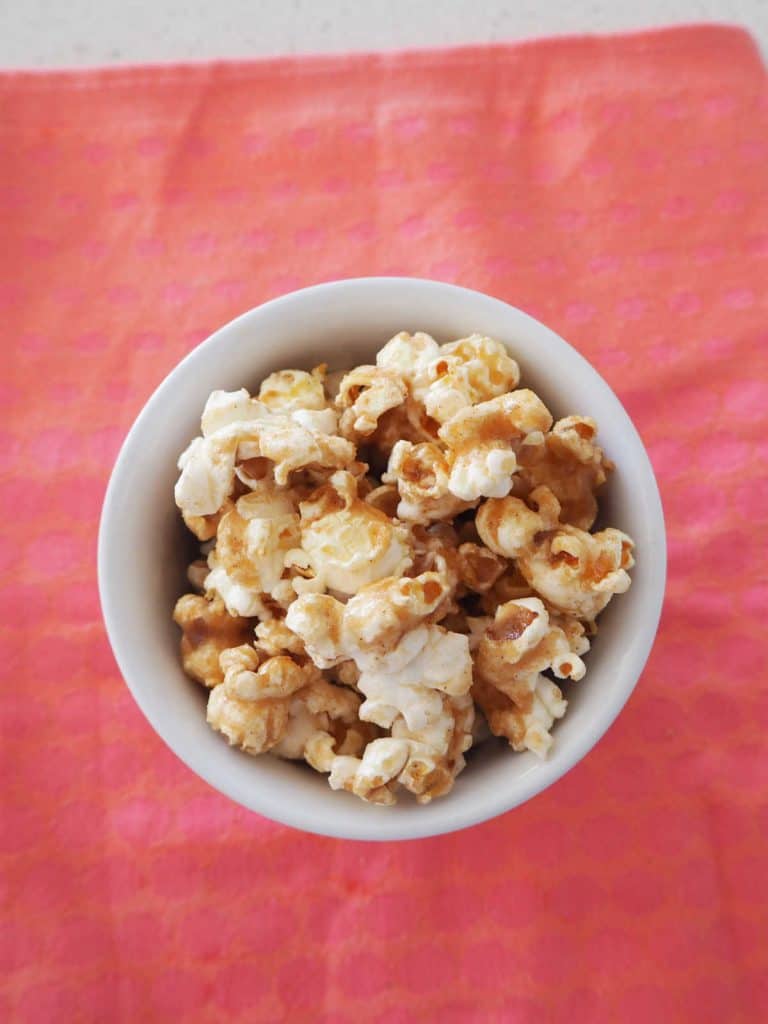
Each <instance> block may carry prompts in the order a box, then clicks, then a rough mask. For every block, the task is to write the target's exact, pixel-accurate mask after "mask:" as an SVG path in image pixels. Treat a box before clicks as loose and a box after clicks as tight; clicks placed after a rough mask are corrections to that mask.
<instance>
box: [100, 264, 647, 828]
mask: <svg viewBox="0 0 768 1024" xmlns="http://www.w3.org/2000/svg"><path fill="white" fill-rule="evenodd" d="M399 330H408V331H416V330H424V331H427V332H428V333H430V334H432V335H434V337H435V338H436V339H437V340H438V341H448V340H453V339H455V338H458V337H461V336H463V335H466V334H469V333H471V332H473V331H480V332H482V333H484V334H488V335H491V336H493V337H496V338H498V339H499V340H501V341H503V342H505V343H506V344H507V345H508V347H509V349H510V351H511V352H512V354H513V355H514V356H515V358H517V359H518V361H519V363H520V365H521V370H522V384H523V385H524V386H529V387H531V388H533V389H534V390H535V391H536V392H537V393H538V394H539V395H540V396H541V397H542V399H543V400H544V401H545V402H546V403H547V405H548V406H549V407H550V409H551V410H552V412H553V414H554V415H555V417H556V418H557V417H559V416H564V415H567V414H569V413H576V412H578V413H582V414H588V415H591V416H594V417H595V419H597V421H598V424H599V426H600V441H601V443H602V444H603V446H604V448H605V449H606V451H607V453H608V455H609V457H611V458H612V459H613V460H614V461H615V462H616V465H617V470H616V472H615V473H614V474H613V476H612V478H611V481H610V483H609V485H608V487H607V488H606V489H605V492H604V494H603V497H602V500H601V508H602V512H601V519H602V520H604V521H605V523H606V524H610V525H614V526H617V527H619V528H621V529H623V530H625V531H626V532H627V533H629V534H631V535H632V536H633V538H634V539H635V541H636V543H637V557H638V564H637V566H636V568H635V570H634V572H633V584H632V587H631V588H630V590H629V592H628V593H627V594H626V595H623V596H621V597H618V598H616V599H615V600H614V601H613V602H612V603H611V605H610V606H609V608H608V609H607V611H606V613H605V614H604V615H603V616H602V618H601V619H600V633H599V636H598V638H597V640H596V641H595V643H594V646H593V650H592V651H591V652H590V653H589V655H587V675H586V677H585V679H584V680H583V681H582V682H581V683H578V684H574V685H572V686H570V687H569V692H568V698H569V701H570V707H569V709H568V713H567V715H566V716H565V718H564V719H563V720H562V721H560V722H559V723H557V725H556V727H555V730H554V738H555V744H554V747H553V751H552V753H551V755H550V757H549V759H548V760H547V761H544V762H542V761H540V760H538V759H537V758H536V757H535V756H534V755H532V754H515V753H512V752H511V751H510V750H509V748H508V747H507V746H506V745H505V744H503V743H501V742H500V741H496V740H492V741H490V742H488V743H487V744H484V745H483V746H482V747H481V748H479V749H477V750H475V751H473V752H471V754H470V758H471V760H470V767H469V770H467V771H465V772H464V773H463V774H462V775H461V776H460V777H459V779H458V780H457V783H456V786H455V789H454V790H453V792H452V793H451V794H450V795H449V796H448V797H445V798H443V799H441V800H437V801H434V802H433V803H432V804H430V805H428V806H424V807H422V806H418V805H416V804H415V803H414V802H412V801H411V800H409V799H406V798H405V797H404V798H403V799H402V800H401V801H400V803H398V805H397V806H396V807H393V808H378V807H372V806H369V805H366V804H364V803H363V802H362V801H359V800H357V799H356V798H354V797H351V796H348V795H347V794H342V793H334V792H332V791H331V790H330V789H329V787H328V785H327V781H326V778H325V777H324V776H321V775H318V774H317V773H315V772H313V771H311V770H310V769H309V768H306V767H305V766H303V765H298V764H294V763H287V762H283V761H280V760H278V759H277V758H272V757H260V758H251V757H248V756H247V755H244V754H240V753H238V752H236V751H234V750H231V749H230V748H229V747H228V746H227V745H226V743H225V742H224V741H223V740H222V738H221V737H220V736H218V735H217V734H215V733H213V732H212V730H210V729H209V727H208V726H207V724H206V722H205V713H204V708H205V698H206V694H205V692H204V691H203V690H202V689H201V688H200V687H199V686H197V685H196V684H195V683H193V682H191V681H190V680H189V679H188V678H187V677H186V676H185V675H184V673H183V672H182V670H181V667H180V665H179V660H178V640H179V636H178V630H177V628H176V627H175V625H174V624H173V622H172V621H171V617H170V616H171V610H172V608H173V604H174V602H175V600H176V598H177V597H178V596H179V594H181V593H183V592H184V591H185V590H186V589H187V587H186V585H185V568H186V564H187V561H188V559H189V557H190V552H191V551H192V550H193V548H192V547H191V546H190V539H189V535H188V534H187V533H186V531H185V530H184V528H183V526H182V524H181V522H180V519H179V516H178V513H177V511H176V508H175V506H174V504H173V484H174V482H175V479H176V476H177V470H176V459H177V457H178V455H179V453H180V452H181V451H182V450H183V448H184V447H185V446H186V445H187V443H188V442H189V440H190V439H191V438H192V437H194V436H195V435H196V434H197V433H198V432H199V419H200V412H201V410H202V407H203V404H204V402H205V400H206V398H207V396H208V394H209V393H210V391H212V390H213V389H214V388H224V389H227V390H232V389H236V388H239V387H243V386H245V387H247V388H249V390H252V391H254V390H256V389H257V388H258V384H259V382H260V380H261V379H262V378H263V377H264V376H265V375H266V374H267V373H269V372H271V371H273V370H277V369H283V368H287V367H300V368H305V369H309V368H311V367H312V366H314V365H316V364H317V363H320V362H326V363H328V364H329V366H330V367H331V368H332V369H333V368H342V367H346V366H353V365H356V364H358V363H361V362H370V361H372V358H373V356H374V353H375V352H376V350H377V349H378V348H379V347H381V345H382V344H383V343H384V342H385V341H386V340H387V339H388V338H390V337H391V336H392V335H393V334H395V333H396V332H397V331H399ZM664 565H665V547H664V527H663V516H662V513H661V506H660V502H659V497H658V491H657V488H656V484H655V480H654V477H653V473H652V471H651V467H650V463H649V461H648V458H647V455H646V453H645V450H644V448H643V446H642V443H641V442H640V439H639V437H638V435H637V433H636V431H635V429H634V427H633V426H632V424H631V422H630V420H629V418H628V416H627V414H626V412H625V411H624V409H623V408H622V406H621V404H620V403H619V402H618V400H617V398H616V397H615V396H614V394H613V393H612V392H611V391H610V389H609V388H608V386H607V385H606V384H605V382H604V381H603V380H602V379H601V378H600V377H599V375H598V374H597V373H596V371H595V370H593V369H592V368H591V367H590V366H589V364H588V363H586V361H585V360H583V359H582V358H581V357H580V356H579V355H578V354H577V353H576V352H575V350H573V349H572V348H571V347H570V346H568V345H567V344H566V343H565V342H563V341H562V340H561V339H560V338H558V337H557V336H556V335H555V334H553V332H551V331H549V330H548V329H547V328H545V327H543V326H542V325H541V324H539V323H538V322H537V321H534V320H532V319H531V318H530V317H528V316H526V315H525V314H523V313H521V312H520V311H519V310H516V309H514V308H512V307H510V306H508V305H506V304H504V303H502V302H499V301H497V300H494V299H491V298H489V297H487V296H484V295H480V294H478V293H476V292H471V291H467V290H465V289H461V288H456V287H453V286H449V285H443V284H439V283H435V282H426V281H415V280H411V279H396V278H379V279H360V280H356V281H354V280H353V281H342V282H334V283H332V284H328V285H320V286H317V287H315V288H310V289H306V290H305V291H302V292H297V293H294V294H292V295H289V296H285V297H284V298H282V299H278V300H275V301H274V302H271V303H268V304H266V305H265V306H262V307H259V308H258V309H255V310H252V311H251V312H250V313H246V314H245V315H244V316H242V317H240V318H239V319H237V320H235V321H233V322H232V323H231V324H228V325H227V326H226V327H224V328H222V330H220V331H219V332H217V333H216V334H215V335H214V336H212V337H211V338H210V339H209V340H208V341H207V342H205V343H204V344H203V345H202V346H200V347H199V348H198V349H196V350H195V351H194V352H192V353H191V354H190V355H189V356H188V357H187V359H185V360H184V361H183V362H182V363H181V364H180V365H179V366H178V367H177V368H176V369H175V370H174V371H173V372H172V373H171V374H170V375H169V377H168V378H166V380H165V381H164V382H163V384H162V385H161V386H160V387H159V388H158V390H157V391H156V392H155V394H154V395H153V396H152V398H151V399H150V401H149V402H148V403H147V405H146V406H145V408H144V410H143V412H142V414H141V415H140V417H139V418H138V420H137V421H136V423H135V424H134V427H133V428H132V430H131V433H130V434H129V436H128V438H127V439H126V442H125V444H124V446H123V449H122V451H121V453H120V456H119V459H118V462H117V464H116V466H115V470H114V473H113V477H112V480H111V482H110V487H109V491H108V494H107V498H106V500H105V506H104V512H103V516H102V526H101V533H100V538H99V582H100V589H101V595H102V605H103V609H104V616H105V621H106V623H107V627H108V631H109V635H110V639H111V641H112V646H113V649H114V651H115V655H116V657H117V660H118V663H119V665H120V668H121V670H122V672H123V675H124V676H125V679H126V681H127V683H128V685H129V687H130V688H131V691H132V693H133V695H134V697H135V698H136V700H137V702H138V703H139V705H140V707H141V708H142V710H143V711H144V713H145V715H146V716H147V718H148V719H149V721H150V722H151V723H152V725H153V726H154V728H155V729H156V730H157V732H158V733H159V734H160V735H161V737H162V738H163V739H164V740H165V741H166V743H168V745H169V746H170V747H171V748H172V749H173V750H174V751H175V753H176V754H177V755H178V756H179V757H181V758H182V760H184V761H185V762H186V763H187V764H188V765H189V766H190V767H191V768H192V769H193V770H194V771H196V772H197V773H198V774H199V775H201V776H202V777H203V778H205V779H206V780H207V781H208V782H210V783H211V784H212V785H214V786H215V787H216V788H218V789H219V790H221V791H222V792H224V793H226V794H227V795H228V796H230V797H231V798H233V799H235V800H237V801H239V802H240V803H242V804H244V805H246V806H247V807H250V808H252V809H253V810H255V811H258V812H260V813H262V814H265V815H267V816H269V817H273V818H275V819H277V820H280V821H284V822H286V823H288V824H291V825H295V826H297V827H300V828H304V829H308V830H311V831H316V832H321V833H326V834H331V835H340V836H346V837H351V838H365V839H391V838H406V837H418V836H423V835H429V834H435V833H439V832H444V831H449V830H451V829H455V828H460V827H463V826H466V825H469V824H472V823H474V822H477V821H481V820H484V819H485V818H488V817H491V816H493V815H494V814H497V813H499V812H501V811H503V810H506V809H508V808H510V807H512V806H514V805H516V804H518V803H520V802H522V801H523V800H525V799H527V798H528V797H530V796H532V795H533V794H534V793H536V792H538V791H540V790H541V789H543V788H544V787H545V786H547V785H549V784H550V783H551V782H552V781H554V780H555V779H556V778H558V777H559V776H560V775H562V774H563V773H564V772H565V771H567V770H568V768H570V767H571V766H572V765H573V764H574V763H576V761H578V760H579V759H580V757H582V756H583V754H584V753H585V752H586V751H587V750H588V749H589V748H590V747H591V746H592V745H593V744H594V743H595V742H596V741H597V739H599V737H600V736H601V735H602V734H603V733H604V732H605V730H606V729H607V728H608V726H609V725H610V723H611V722H612V721H613V719H614V718H615V716H616V714H618V711H619V710H620V709H621V707H622V705H623V703H624V701H625V700H626V698H627V697H628V696H629V693H630V692H631V690H632V688H633V686H634V683H635V682H636V679H637V677H638V676H639V674H640V671H641V670H642V666H643V664H644V662H645V659H646V657H647V655H648V652H649V650H650V646H651V644H652V641H653V636H654V633H655V629H656V625H657V622H658V616H659V612H660V607H661V599H662V595H663V589H664Z"/></svg>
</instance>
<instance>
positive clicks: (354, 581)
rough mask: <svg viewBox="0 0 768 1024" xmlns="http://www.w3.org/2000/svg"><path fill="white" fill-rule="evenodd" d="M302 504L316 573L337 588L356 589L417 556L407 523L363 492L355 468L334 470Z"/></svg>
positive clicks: (305, 540) (305, 543)
mask: <svg viewBox="0 0 768 1024" xmlns="http://www.w3.org/2000/svg"><path fill="white" fill-rule="evenodd" d="M300 509H301V548H302V550H303V552H304V554H305V555H306V559H307V562H308V564H309V568H311V570H312V572H313V575H314V577H315V579H317V580H321V581H322V583H323V584H324V586H325V587H327V588H329V589H331V590H335V591H338V592H339V593H342V594H354V593H355V592H356V591H358V590H359V589H360V588H361V587H363V586H365V585H366V584H368V583H372V582H374V581H375V580H378V579H382V578H383V577H385V576H391V575H398V574H401V573H403V572H404V571H405V570H406V569H407V568H408V567H409V566H410V565H411V563H412V561H413V553H412V549H411V544H410V538H409V535H408V530H407V529H406V527H405V526H403V525H402V524H400V523H398V522H397V521H394V520H392V519H390V518H389V516H387V515H385V513H383V512H381V511H379V509H377V508H374V506H373V505H371V504H369V503H367V502H365V501H364V500H362V499H361V498H360V497H358V493H357V481H356V480H355V478H354V477H353V476H352V475H351V474H350V473H336V474H334V475H333V476H332V477H331V479H330V481H329V483H328V484H327V485H326V486H325V487H323V488H321V489H320V490H318V491H317V493H316V495H315V496H314V497H313V498H312V499H310V500H308V501H306V502H302V503H301V506H300Z"/></svg>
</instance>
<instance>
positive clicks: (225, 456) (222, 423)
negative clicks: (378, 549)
mask: <svg viewBox="0 0 768 1024" xmlns="http://www.w3.org/2000/svg"><path fill="white" fill-rule="evenodd" d="M321 390H322V388H321ZM312 412H313V410H308V411H307V412H306V413H305V414H304V416H303V417H302V416H299V420H301V419H302V418H303V420H304V424H302V422H299V421H298V420H297V419H295V418H294V417H295V416H297V415H298V413H297V412H295V411H292V412H290V413H286V412H273V411H271V410H270V409H269V408H268V407H267V406H266V405H264V404H263V403H262V402H260V401H258V400H256V399H253V398H251V397H250V396H249V395H248V392H247V391H246V390H245V389H244V388H243V389H241V390H240V391H234V392H225V391H214V392H213V393H212V394H211V396H210V398H209V399H208V402H207V403H206V406H205V409H204V411H203V417H202V431H203V436H202V437H198V438H195V439H194V440H193V441H192V442H191V443H190V445H189V446H188V447H187V449H186V450H185V451H184V452H183V453H182V455H181V457H180V458H179V469H180V470H181V475H180V477H179V480H178V481H177V484H176V488H175V498H176V504H177V505H178V506H179V508H180V509H181V510H182V512H184V513H186V514H188V515H192V516H207V515H213V514H215V513H217V512H218V511H219V510H220V509H221V508H222V506H223V505H224V502H225V501H226V499H227V498H228V497H229V495H230V493H231V491H232V487H233V484H234V479H235V468H236V464H237V463H238V462H245V461H249V460H254V459H264V460H267V462H269V463H271V464H272V469H273V472H274V479H275V480H276V482H277V483H278V484H281V485H285V484H287V483H288V478H289V476H290V474H291V473H292V472H293V471H294V470H298V469H302V468H304V467H307V466H320V467H325V468H328V469H339V468H342V467H344V466H347V465H349V463H351V462H353V461H354V458H355V454H356V453H355V448H354V445H352V444H351V443H350V442H349V441H346V440H344V438H341V437H337V436H336V435H334V434H328V433H326V432H325V430H326V428H327V427H328V426H331V425H332V420H331V418H330V417H329V416H328V415H327V411H326V410H324V409H323V410H316V411H315V417H314V418H313V416H312ZM331 415H332V411H331ZM321 417H322V419H320V418H321ZM318 426H321V427H322V428H323V429H322V430H319V429H316V428H317V427H318ZM240 479H241V480H244V481H245V482H246V483H250V482H252V477H251V475H249V474H245V475H243V474H240Z"/></svg>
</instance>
